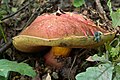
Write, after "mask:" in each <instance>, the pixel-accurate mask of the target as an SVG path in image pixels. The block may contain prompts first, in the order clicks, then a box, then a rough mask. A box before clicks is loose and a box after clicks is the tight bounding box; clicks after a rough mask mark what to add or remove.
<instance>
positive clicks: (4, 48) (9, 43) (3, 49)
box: [0, 39, 12, 53]
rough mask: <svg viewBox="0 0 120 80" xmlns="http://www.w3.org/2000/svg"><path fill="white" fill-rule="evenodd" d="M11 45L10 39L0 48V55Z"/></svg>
mask: <svg viewBox="0 0 120 80" xmlns="http://www.w3.org/2000/svg"><path fill="white" fill-rule="evenodd" d="M11 45H12V40H11V39H10V40H9V41H8V42H7V43H6V44H5V45H4V46H2V47H1V48H0V53H3V52H4V51H6V50H7V49H8V48H9V47H10V46H11Z"/></svg>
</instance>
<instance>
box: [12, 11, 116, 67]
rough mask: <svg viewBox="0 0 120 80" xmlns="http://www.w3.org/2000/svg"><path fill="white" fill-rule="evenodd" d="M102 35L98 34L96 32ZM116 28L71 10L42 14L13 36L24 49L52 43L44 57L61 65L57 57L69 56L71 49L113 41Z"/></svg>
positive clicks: (34, 49)
mask: <svg viewBox="0 0 120 80" xmlns="http://www.w3.org/2000/svg"><path fill="white" fill-rule="evenodd" d="M97 33H99V34H100V35H98V36H96V35H95V34H97ZM115 33H116V32H115V31H112V32H109V31H106V30H103V29H102V28H100V27H99V26H96V25H95V24H94V23H93V21H91V20H90V19H88V18H86V17H85V16H83V15H82V14H74V13H71V12H64V13H58V12H56V13H53V14H43V15H41V16H38V17H37V18H36V19H35V20H34V21H33V22H32V23H31V25H30V26H28V27H27V28H26V29H24V30H23V31H22V32H21V33H20V34H19V35H18V36H15V37H14V38H13V45H14V46H15V48H16V49H18V50H20V51H23V52H36V51H40V50H41V49H43V48H45V47H47V46H51V47H52V49H51V51H50V52H49V53H47V54H46V55H45V56H44V58H45V60H46V63H47V64H48V65H51V66H55V67H57V68H60V67H62V66H63V64H62V63H58V62H57V60H56V59H55V56H63V57H65V56H68V54H69V53H70V51H71V49H72V48H94V47H97V46H100V45H102V44H104V43H105V42H107V41H111V40H113V39H114V37H115Z"/></svg>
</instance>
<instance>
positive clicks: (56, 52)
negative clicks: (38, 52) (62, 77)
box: [44, 47, 71, 68]
mask: <svg viewBox="0 0 120 80" xmlns="http://www.w3.org/2000/svg"><path fill="white" fill-rule="evenodd" d="M70 51H71V48H66V47H52V49H51V51H50V52H49V53H47V54H46V55H45V56H44V58H45V62H46V64H47V65H50V66H53V67H55V68H61V67H62V66H63V63H62V62H59V61H58V60H57V59H56V57H58V56H62V57H66V56H68V55H69V53H70Z"/></svg>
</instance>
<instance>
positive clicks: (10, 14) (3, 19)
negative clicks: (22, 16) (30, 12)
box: [1, 1, 32, 21]
mask: <svg viewBox="0 0 120 80" xmlns="http://www.w3.org/2000/svg"><path fill="white" fill-rule="evenodd" d="M31 2H32V1H31ZM28 5H30V3H27V4H26V5H24V6H23V7H22V8H20V9H19V10H18V11H16V12H15V13H13V14H10V15H8V16H6V17H4V18H2V19H1V21H3V20H5V19H7V18H10V17H12V16H14V15H15V14H17V13H18V12H20V11H22V10H23V9H24V8H25V7H27V6H28Z"/></svg>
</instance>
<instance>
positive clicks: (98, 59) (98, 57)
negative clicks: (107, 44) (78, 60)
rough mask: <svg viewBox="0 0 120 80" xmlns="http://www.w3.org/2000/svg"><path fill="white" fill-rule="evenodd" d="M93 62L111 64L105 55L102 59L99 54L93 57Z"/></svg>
mask: <svg viewBox="0 0 120 80" xmlns="http://www.w3.org/2000/svg"><path fill="white" fill-rule="evenodd" d="M91 58H92V60H93V61H100V62H109V61H108V59H107V58H106V57H105V55H102V56H101V57H100V56H98V55H97V54H95V55H93V56H92V57H91Z"/></svg>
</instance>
